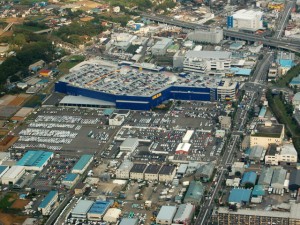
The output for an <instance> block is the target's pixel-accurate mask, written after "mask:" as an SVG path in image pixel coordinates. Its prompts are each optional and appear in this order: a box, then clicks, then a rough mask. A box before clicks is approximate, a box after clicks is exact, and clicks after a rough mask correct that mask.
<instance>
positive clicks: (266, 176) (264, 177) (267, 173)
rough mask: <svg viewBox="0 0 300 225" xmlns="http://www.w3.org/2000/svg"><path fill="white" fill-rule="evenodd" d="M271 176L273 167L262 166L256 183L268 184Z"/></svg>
mask: <svg viewBox="0 0 300 225" xmlns="http://www.w3.org/2000/svg"><path fill="white" fill-rule="evenodd" d="M272 176H273V169H272V168H270V167H264V168H263V170H262V171H261V174H260V176H259V179H258V183H257V184H260V185H267V186H269V185H270V183H271V180H272Z"/></svg>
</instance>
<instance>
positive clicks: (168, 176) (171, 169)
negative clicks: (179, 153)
mask: <svg viewBox="0 0 300 225" xmlns="http://www.w3.org/2000/svg"><path fill="white" fill-rule="evenodd" d="M175 174H176V167H175V166H172V165H163V166H162V167H161V169H160V171H159V174H158V180H159V181H160V182H171V181H172V180H173V179H174V177H175Z"/></svg>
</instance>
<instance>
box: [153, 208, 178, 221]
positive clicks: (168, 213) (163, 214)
mask: <svg viewBox="0 0 300 225" xmlns="http://www.w3.org/2000/svg"><path fill="white" fill-rule="evenodd" d="M176 210H177V208H176V206H166V205H164V206H162V207H161V209H160V210H159V213H158V215H157V217H156V220H162V221H164V220H172V219H173V217H174V215H175V213H176Z"/></svg>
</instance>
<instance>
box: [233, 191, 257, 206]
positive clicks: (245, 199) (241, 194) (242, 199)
mask: <svg viewBox="0 0 300 225" xmlns="http://www.w3.org/2000/svg"><path fill="white" fill-rule="evenodd" d="M251 192H252V190H251V189H242V188H233V189H232V190H231V191H230V194H229V198H228V203H229V204H231V205H235V204H236V206H237V207H238V208H240V207H241V206H242V205H244V204H249V202H250V197H251Z"/></svg>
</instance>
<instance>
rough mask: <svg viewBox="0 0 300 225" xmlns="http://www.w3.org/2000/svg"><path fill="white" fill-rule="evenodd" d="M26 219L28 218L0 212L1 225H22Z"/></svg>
mask: <svg viewBox="0 0 300 225" xmlns="http://www.w3.org/2000/svg"><path fill="white" fill-rule="evenodd" d="M26 218H27V217H26V216H16V215H11V214H7V213H1V212H0V224H3V225H12V224H22V223H23V222H24V221H25V220H26Z"/></svg>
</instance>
